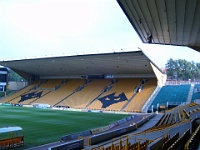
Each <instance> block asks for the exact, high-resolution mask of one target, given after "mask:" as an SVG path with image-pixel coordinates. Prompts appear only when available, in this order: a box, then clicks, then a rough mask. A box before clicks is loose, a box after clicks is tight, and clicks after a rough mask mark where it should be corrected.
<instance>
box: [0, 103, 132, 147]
mask: <svg viewBox="0 0 200 150" xmlns="http://www.w3.org/2000/svg"><path fill="white" fill-rule="evenodd" d="M0 112H1V115H0V120H1V126H2V127H3V126H20V127H22V128H23V129H24V136H25V146H24V147H23V148H22V149H27V148H30V147H34V146H37V145H42V144H46V143H50V142H55V141H59V140H60V137H61V136H63V135H66V134H70V133H75V132H80V131H85V130H88V129H93V128H97V127H102V126H106V125H108V124H111V123H112V122H114V121H116V120H120V119H122V118H125V117H128V115H121V114H117V115H116V114H104V113H88V112H72V111H62V110H49V109H36V108H25V107H13V106H0Z"/></svg>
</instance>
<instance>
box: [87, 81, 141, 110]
mask: <svg viewBox="0 0 200 150" xmlns="http://www.w3.org/2000/svg"><path fill="white" fill-rule="evenodd" d="M139 81H140V79H134V78H133V79H117V80H115V81H112V82H110V84H109V85H107V88H104V90H103V91H102V94H101V95H100V96H99V97H98V98H97V99H96V100H95V101H94V102H93V103H92V104H91V105H90V106H89V107H88V109H103V110H114V111H119V110H121V109H122V107H123V106H124V105H125V104H126V103H127V102H128V101H129V100H130V99H131V97H132V96H133V95H134V88H135V87H136V86H137V84H138V82H139Z"/></svg>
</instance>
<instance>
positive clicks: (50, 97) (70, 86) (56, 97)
mask: <svg viewBox="0 0 200 150" xmlns="http://www.w3.org/2000/svg"><path fill="white" fill-rule="evenodd" d="M84 81H85V80H81V79H80V80H78V79H77V80H74V79H70V80H69V81H67V82H61V83H62V84H61V85H59V82H60V81H59V82H54V83H55V84H51V86H52V85H54V86H52V87H53V88H55V87H59V88H56V90H52V91H51V92H50V93H48V94H47V95H45V96H44V97H41V98H40V99H38V100H37V101H35V102H37V103H44V104H49V105H51V106H54V105H55V104H56V103H58V102H60V101H61V100H65V99H66V97H68V96H69V95H71V94H73V92H74V91H75V89H77V88H78V87H79V86H80V85H81V84H83V83H84ZM56 83H57V84H56ZM43 87H44V86H43ZM46 87H47V86H45V88H46ZM48 88H49V87H48ZM59 105H61V106H67V105H64V104H62V103H61V104H59Z"/></svg>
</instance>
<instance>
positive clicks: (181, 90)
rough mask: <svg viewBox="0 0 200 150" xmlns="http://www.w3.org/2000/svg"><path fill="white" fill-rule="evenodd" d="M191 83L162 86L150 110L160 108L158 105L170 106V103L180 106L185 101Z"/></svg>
mask: <svg viewBox="0 0 200 150" xmlns="http://www.w3.org/2000/svg"><path fill="white" fill-rule="evenodd" d="M190 87H191V85H189V84H188V85H166V86H163V87H162V88H161V90H160V91H159V93H158V94H157V95H156V97H155V99H154V100H153V102H152V104H151V106H150V107H149V110H152V109H154V111H155V110H158V107H163V108H165V107H168V105H175V106H178V105H180V104H181V103H185V102H186V100H187V98H188V94H189V90H190Z"/></svg>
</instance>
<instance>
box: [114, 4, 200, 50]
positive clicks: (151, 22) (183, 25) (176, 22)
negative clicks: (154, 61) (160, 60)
mask: <svg viewBox="0 0 200 150" xmlns="http://www.w3.org/2000/svg"><path fill="white" fill-rule="evenodd" d="M117 1H118V3H119V5H120V7H121V8H122V10H123V11H124V13H125V14H126V16H127V17H128V19H129V21H130V23H131V24H132V26H133V27H134V29H135V30H136V32H137V33H138V35H139V36H140V38H141V40H142V42H143V43H153V44H169V45H177V46H188V47H191V48H193V49H195V50H197V51H200V0H117Z"/></svg>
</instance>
